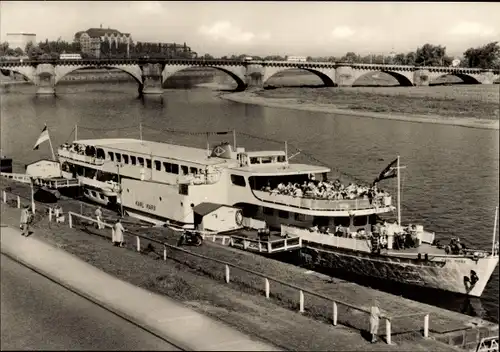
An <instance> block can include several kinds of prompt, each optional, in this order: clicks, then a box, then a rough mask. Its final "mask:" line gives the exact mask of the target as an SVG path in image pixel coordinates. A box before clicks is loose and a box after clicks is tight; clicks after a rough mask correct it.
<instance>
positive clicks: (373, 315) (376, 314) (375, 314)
mask: <svg viewBox="0 0 500 352" xmlns="http://www.w3.org/2000/svg"><path fill="white" fill-rule="evenodd" d="M378 306H379V304H378V301H377V300H374V301H373V305H372V307H371V308H370V334H371V335H372V341H371V342H372V343H375V342H377V334H378V323H379V320H380V314H381V313H380V309H379V308H378Z"/></svg>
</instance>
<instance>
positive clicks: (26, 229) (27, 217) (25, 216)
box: [21, 205, 30, 237]
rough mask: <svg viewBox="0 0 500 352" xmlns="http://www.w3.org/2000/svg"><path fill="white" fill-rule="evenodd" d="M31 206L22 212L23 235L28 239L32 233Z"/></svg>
mask: <svg viewBox="0 0 500 352" xmlns="http://www.w3.org/2000/svg"><path fill="white" fill-rule="evenodd" d="M28 208H29V206H28V205H26V206H24V208H23V209H22V210H21V229H22V232H21V235H23V236H24V237H28V235H29V233H30V228H29V223H30V213H29V209H28Z"/></svg>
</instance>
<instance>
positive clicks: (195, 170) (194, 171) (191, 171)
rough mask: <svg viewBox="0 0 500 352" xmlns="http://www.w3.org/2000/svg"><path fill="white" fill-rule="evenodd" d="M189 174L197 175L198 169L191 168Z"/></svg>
mask: <svg viewBox="0 0 500 352" xmlns="http://www.w3.org/2000/svg"><path fill="white" fill-rule="evenodd" d="M189 172H190V173H192V174H193V175H196V174H197V173H198V169H197V168H195V167H190V168H189Z"/></svg>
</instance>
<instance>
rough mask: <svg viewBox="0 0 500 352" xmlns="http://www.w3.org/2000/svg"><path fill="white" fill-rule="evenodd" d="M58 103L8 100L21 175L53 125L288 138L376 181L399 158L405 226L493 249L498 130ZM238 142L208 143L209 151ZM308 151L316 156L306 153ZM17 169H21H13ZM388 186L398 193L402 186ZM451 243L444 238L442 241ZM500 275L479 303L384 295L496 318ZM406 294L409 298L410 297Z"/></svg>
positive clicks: (95, 98)
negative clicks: (45, 128) (37, 143)
mask: <svg viewBox="0 0 500 352" xmlns="http://www.w3.org/2000/svg"><path fill="white" fill-rule="evenodd" d="M56 88H57V93H58V96H57V97H35V95H34V94H33V93H34V88H33V87H32V86H29V85H22V86H21V85H19V86H12V87H9V89H8V90H6V91H5V90H4V91H3V93H2V94H1V95H0V98H1V152H2V155H8V156H11V157H13V158H14V162H15V165H14V166H15V168H16V169H17V171H18V172H23V169H22V168H21V167H22V166H23V165H24V164H26V163H29V162H32V161H36V160H38V159H40V158H48V157H50V156H51V152H50V147H49V144H48V143H44V144H42V145H41V146H40V148H39V150H37V151H33V145H34V143H35V141H36V139H37V138H38V136H39V134H40V132H41V130H42V128H43V126H44V124H45V123H46V124H47V126H48V129H49V132H50V136H51V140H52V143H53V146H54V148H57V146H58V145H59V144H62V143H64V142H66V141H71V140H72V138H73V137H74V126H75V125H76V124H77V125H78V138H79V139H85V138H102V137H133V138H139V136H140V130H139V125H140V124H142V126H143V128H142V134H143V138H144V139H150V140H155V141H161V142H171V143H178V144H184V145H189V146H197V147H200V148H206V146H207V140H206V135H205V134H195V133H193V134H185V133H177V132H174V133H172V132H168V131H167V129H168V130H177V131H192V132H206V131H227V130H233V129H235V130H236V131H237V132H238V131H240V132H244V133H249V134H252V135H255V136H260V137H262V138H267V139H274V140H280V141H285V140H286V141H288V147H289V148H288V151H289V155H291V154H292V153H295V152H296V151H297V149H295V148H296V147H298V148H300V149H302V150H303V151H304V152H303V153H300V154H298V155H297V156H296V157H294V160H295V161H297V162H308V163H312V159H311V158H310V157H309V154H310V155H312V156H313V157H314V158H316V159H319V160H321V161H322V162H324V163H326V164H328V165H330V166H332V167H333V168H338V169H339V170H341V171H343V172H345V173H347V174H349V175H354V176H355V177H357V179H361V180H364V181H366V182H371V181H373V179H374V178H375V177H376V176H377V175H378V173H380V171H381V170H382V169H383V168H385V167H386V166H387V165H388V164H389V163H390V162H392V161H393V160H394V159H395V158H396V157H397V155H400V157H401V164H402V165H405V166H406V169H405V170H404V171H403V172H402V190H403V192H402V197H403V200H402V202H403V204H404V205H405V207H403V209H402V218H403V222H408V221H412V222H421V223H423V224H424V227H425V228H427V229H430V230H433V231H436V236H437V237H438V238H442V239H448V238H449V237H450V236H453V235H456V236H460V238H461V240H462V242H465V243H466V244H467V245H468V246H469V247H471V246H474V247H479V248H483V249H490V248H491V245H492V233H493V224H494V210H495V206H496V205H497V204H498V193H499V176H498V173H499V157H498V155H499V135H498V131H494V130H483V129H475V128H465V127H457V126H449V125H435V124H424V123H412V122H405V121H391V120H381V119H372V118H365V117H354V116H341V115H336V114H327V113H317V112H307V111H294V110H288V109H277V108H268V107H261V106H256V105H245V104H239V103H234V102H230V101H226V100H223V99H220V98H218V97H217V95H218V94H220V93H216V92H214V91H211V90H209V89H206V88H194V89H170V90H166V91H165V93H164V94H163V96H162V97H161V98H160V97H147V98H145V99H138V98H137V86H136V85H135V83H132V82H120V83H119V84H113V83H111V82H109V83H93V82H92V83H88V84H87V83H84V84H82V83H80V84H77V85H71V84H67V85H58V86H57V87H56ZM224 138H227V140H228V141H230V142H232V135H229V136H228V135H226V136H223V135H222V136H221V135H216V136H212V137H210V140H209V143H210V144H211V145H213V144H215V143H216V142H218V141H221V140H224ZM237 144H238V145H239V146H243V147H246V148H247V149H254V150H265V149H267V150H269V149H278V148H279V149H283V148H284V143H282V142H280V143H278V142H268V141H265V140H263V139H258V138H255V137H246V136H243V135H242V134H237ZM306 151H307V153H308V154H306V153H305V152H306ZM15 171H16V170H15ZM380 186H381V187H382V188H385V189H386V190H388V191H389V192H392V193H393V194H396V192H395V190H396V182H395V179H390V180H384V181H382V182H381V183H380ZM441 242H443V240H442V241H441ZM498 285H499V274H498V267H497V268H496V271H495V273H494V274H493V277H492V278H491V280H490V282H489V284H488V286H487V288H486V290H485V292H484V293H483V296H482V298H481V299H470V300H468V299H465V298H464V297H463V296H460V297H455V296H448V295H447V294H444V293H439V294H429V293H426V292H418V291H415V290H404V289H401V288H395V287H393V288H391V287H385V288H384V289H385V290H388V291H390V292H393V293H396V294H401V295H404V296H407V297H409V298H412V299H418V300H421V301H425V302H428V303H431V304H435V305H439V306H442V307H444V308H448V309H452V310H457V311H462V312H464V313H467V314H471V315H478V316H481V317H483V318H487V319H490V320H494V321H498V295H499V291H498ZM407 291H408V292H407Z"/></svg>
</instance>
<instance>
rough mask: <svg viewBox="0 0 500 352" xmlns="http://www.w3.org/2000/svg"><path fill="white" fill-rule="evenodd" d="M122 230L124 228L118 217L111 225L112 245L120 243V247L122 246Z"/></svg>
mask: <svg viewBox="0 0 500 352" xmlns="http://www.w3.org/2000/svg"><path fill="white" fill-rule="evenodd" d="M123 231H125V229H124V228H123V225H122V223H121V222H120V218H118V220H116V223H115V225H114V226H113V232H112V241H113V245H114V246H118V245H120V247H123Z"/></svg>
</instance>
